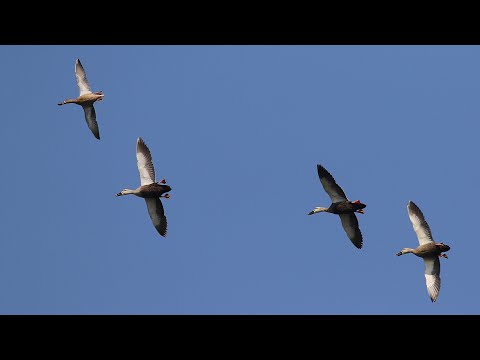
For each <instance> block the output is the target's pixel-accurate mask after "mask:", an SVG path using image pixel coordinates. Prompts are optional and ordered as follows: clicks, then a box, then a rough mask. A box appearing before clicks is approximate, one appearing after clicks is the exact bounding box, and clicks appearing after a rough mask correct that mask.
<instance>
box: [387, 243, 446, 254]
mask: <svg viewBox="0 0 480 360" xmlns="http://www.w3.org/2000/svg"><path fill="white" fill-rule="evenodd" d="M448 250H450V246H448V245H445V244H444V243H435V242H428V243H426V244H423V245H419V246H418V247H417V248H415V249H409V248H405V249H403V250H402V251H400V252H398V253H397V254H396V255H397V256H400V255H404V254H408V253H412V254H414V255H416V256H418V257H421V258H426V257H437V256H441V257H445V255H444V254H442V253H444V252H446V251H448Z"/></svg>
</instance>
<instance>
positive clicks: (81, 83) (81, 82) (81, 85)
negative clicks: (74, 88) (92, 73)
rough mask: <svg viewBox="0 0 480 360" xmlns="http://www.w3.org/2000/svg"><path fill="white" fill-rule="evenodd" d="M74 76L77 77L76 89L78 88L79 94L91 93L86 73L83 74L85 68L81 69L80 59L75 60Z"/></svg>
mask: <svg viewBox="0 0 480 360" xmlns="http://www.w3.org/2000/svg"><path fill="white" fill-rule="evenodd" d="M75 77H76V79H77V85H78V89H79V90H80V96H82V95H85V94H91V93H92V92H91V91H90V84H89V83H88V80H87V75H86V74H85V70H84V69H83V66H82V63H81V62H80V59H77V61H76V62H75Z"/></svg>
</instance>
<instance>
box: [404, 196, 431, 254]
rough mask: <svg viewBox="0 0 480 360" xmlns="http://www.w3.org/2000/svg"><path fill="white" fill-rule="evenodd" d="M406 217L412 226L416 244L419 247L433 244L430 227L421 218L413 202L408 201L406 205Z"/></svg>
mask: <svg viewBox="0 0 480 360" xmlns="http://www.w3.org/2000/svg"><path fill="white" fill-rule="evenodd" d="M407 209H408V216H409V217H410V221H411V222H412V225H413V230H414V231H415V233H416V234H417V238H418V242H419V243H420V245H423V244H427V243H429V242H433V237H432V232H431V230H430V226H428V224H427V222H426V221H425V217H424V216H423V213H422V211H421V210H420V209H419V208H418V206H417V205H415V203H414V202H413V201H409V202H408V205H407Z"/></svg>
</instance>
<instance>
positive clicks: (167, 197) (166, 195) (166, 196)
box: [160, 194, 170, 199]
mask: <svg viewBox="0 0 480 360" xmlns="http://www.w3.org/2000/svg"><path fill="white" fill-rule="evenodd" d="M160 197H163V198H165V199H170V195H169V194H165V195H160Z"/></svg>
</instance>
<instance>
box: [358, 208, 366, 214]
mask: <svg viewBox="0 0 480 360" xmlns="http://www.w3.org/2000/svg"><path fill="white" fill-rule="evenodd" d="M356 212H358V213H360V214H365V212H364V211H363V209H358V210H357V211H356Z"/></svg>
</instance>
